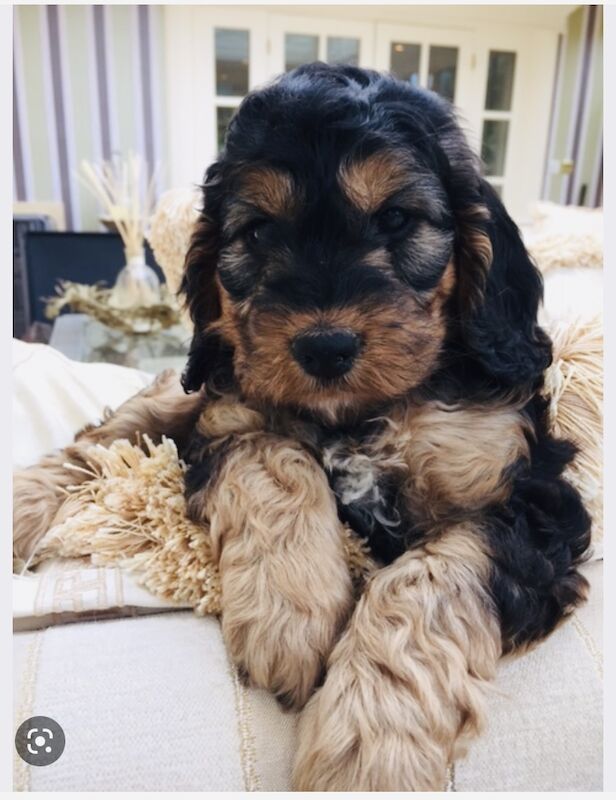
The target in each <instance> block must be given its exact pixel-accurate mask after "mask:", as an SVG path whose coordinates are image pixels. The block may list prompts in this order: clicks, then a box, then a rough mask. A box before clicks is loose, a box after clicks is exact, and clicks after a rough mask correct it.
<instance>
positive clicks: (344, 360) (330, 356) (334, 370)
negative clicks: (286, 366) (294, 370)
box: [291, 330, 359, 378]
mask: <svg viewBox="0 0 616 800" xmlns="http://www.w3.org/2000/svg"><path fill="white" fill-rule="evenodd" d="M291 350H292V351H293V355H294V356H295V360H296V361H297V362H298V363H299V364H300V365H301V367H302V368H303V370H304V372H307V373H308V374H309V375H313V376H314V377H315V378H339V377H340V376H341V375H344V374H345V372H348V371H349V370H350V369H351V367H352V366H353V361H354V360H355V356H356V355H357V353H358V352H359V337H358V336H357V335H356V334H354V333H349V332H348V331H336V330H329V331H309V332H308V333H303V334H301V336H298V337H297V338H296V339H294V340H293V343H292V345H291Z"/></svg>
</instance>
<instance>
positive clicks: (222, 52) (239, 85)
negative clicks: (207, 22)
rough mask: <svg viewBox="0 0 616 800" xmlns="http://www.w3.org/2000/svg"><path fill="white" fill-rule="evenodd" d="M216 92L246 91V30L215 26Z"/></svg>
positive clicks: (232, 93) (226, 93) (244, 92)
mask: <svg viewBox="0 0 616 800" xmlns="http://www.w3.org/2000/svg"><path fill="white" fill-rule="evenodd" d="M215 43H216V94H219V95H245V94H246V92H247V91H248V31H235V30H229V29H228V28H216V30H215Z"/></svg>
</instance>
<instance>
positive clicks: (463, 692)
mask: <svg viewBox="0 0 616 800" xmlns="http://www.w3.org/2000/svg"><path fill="white" fill-rule="evenodd" d="M488 570H489V559H488V555H487V554H486V552H485V551H484V547H483V544H482V540H481V535H480V532H479V531H476V530H474V529H472V528H471V527H470V526H457V527H453V528H451V529H450V530H449V531H448V532H447V533H446V534H444V535H443V536H442V537H441V538H440V539H438V540H437V541H435V542H432V543H429V544H426V545H425V546H424V547H421V548H416V549H414V550H410V551H408V552H407V553H405V554H404V555H403V556H401V557H400V558H399V559H397V561H395V562H394V563H393V564H392V565H391V566H389V567H386V568H385V569H382V570H380V571H379V572H377V573H376V575H375V576H374V577H373V578H372V579H371V580H370V582H369V584H368V587H367V589H366V591H365V593H364V595H363V596H362V598H361V599H360V601H359V602H358V604H357V607H356V609H355V612H354V614H353V617H352V619H351V621H350V623H349V626H348V628H347V630H346V632H345V633H344V635H343V636H342V637H341V639H340V641H339V643H338V644H337V645H336V647H335V648H334V650H333V652H332V654H331V657H330V660H329V662H328V671H327V677H326V680H325V684H324V686H323V687H322V688H321V689H319V690H318V692H317V693H316V694H315V695H314V697H313V698H312V699H311V700H310V702H309V704H308V705H307V707H306V709H305V710H304V712H303V714H302V716H301V718H300V725H299V746H298V751H297V757H296V763H295V769H294V788H295V789H296V790H297V791H439V790H442V788H443V786H444V784H445V777H446V769H447V764H448V763H449V762H450V761H451V760H452V759H455V758H459V757H460V756H461V755H463V753H464V751H465V749H466V746H467V743H468V742H469V740H470V739H471V738H472V737H474V736H477V735H478V734H479V733H480V731H481V730H482V728H483V726H484V703H485V696H486V692H487V689H488V685H489V684H488V681H490V680H491V679H492V677H493V675H494V672H495V667H496V662H497V659H498V657H499V655H500V651H501V644H500V632H499V627H498V623H497V620H496V616H495V614H494V612H493V609H492V607H491V602H490V598H489V597H488V594H487V592H486V589H485V586H486V582H487V577H488Z"/></svg>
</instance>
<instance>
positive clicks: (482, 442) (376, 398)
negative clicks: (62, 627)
mask: <svg viewBox="0 0 616 800" xmlns="http://www.w3.org/2000/svg"><path fill="white" fill-rule="evenodd" d="M182 289H183V292H184V295H185V298H186V301H187V305H188V308H189V309H190V312H191V315H192V319H193V321H194V326H195V334H194V339H193V343H192V348H191V352H190V357H189V362H188V366H187V368H186V371H185V374H184V377H183V383H184V387H185V389H186V391H187V392H190V393H192V394H190V395H189V396H188V397H186V396H184V398H183V400H182V406H181V410H180V407H179V406H178V411H177V414H175V415H174V414H173V397H174V396H175V395H174V392H176V387H174V386H172V385H171V384H170V383H169V380H168V379H164V380H163V381H161V382H160V386H159V389H158V390H157V389H156V388H154V389H153V390H151V391H150V393H149V395H148V396H138V397H137V398H133V399H132V400H130V401H129V402H128V403H127V404H126V405H125V406H124V407H123V408H121V409H120V410H119V411H118V412H117V413H116V415H115V416H114V417H112V419H111V420H110V421H107V422H106V423H104V424H103V426H102V427H100V428H98V429H95V432H94V433H93V432H92V431H89V432H88V433H87V434H86V435H87V436H90V437H91V436H93V435H94V436H96V437H97V438H98V440H99V441H108V440H111V439H112V438H115V437H116V436H118V435H133V434H134V432H135V430H136V429H137V428H139V427H140V428H141V429H145V430H147V431H148V432H151V433H161V432H166V433H169V434H170V435H176V436H177V438H178V439H179V442H180V446H181V449H182V454H183V457H184V458H185V459H186V460H187V461H188V463H189V464H190V469H189V472H188V476H187V495H188V500H189V509H190V513H191V515H192V516H193V517H194V518H195V519H198V520H203V521H204V522H206V523H207V524H209V527H210V533H211V536H212V540H213V542H214V545H215V550H216V554H217V557H218V560H219V566H220V572H221V580H222V590H223V608H224V613H223V618H222V625H223V632H224V635H225V639H226V642H227V645H228V647H229V650H230V653H231V655H232V657H233V658H234V659H235V661H236V662H237V664H238V665H239V666H240V667H241V668H242V669H243V670H244V671H245V672H246V674H247V675H248V677H249V678H250V680H252V682H253V683H255V684H256V685H259V686H263V687H266V688H268V689H270V690H272V691H274V692H275V693H276V694H277V695H278V696H279V697H280V698H281V700H283V701H284V702H286V703H287V704H290V705H292V706H295V707H298V708H299V707H302V706H303V705H304V704H305V703H306V701H309V702H308V704H307V706H306V708H305V710H304V711H303V712H302V716H301V721H300V728H299V737H300V739H299V747H298V753H297V760H296V765H295V786H296V788H297V789H317V790H318V789H326V790H358V789H367V790H370V789H372V790H388V789H389V790H395V789H402V790H434V789H440V788H442V786H443V783H444V779H445V771H446V767H447V764H448V762H449V761H450V760H451V759H452V758H455V757H457V756H458V755H460V754H461V753H462V752H463V749H464V746H465V744H466V742H467V741H468V740H469V738H470V737H471V736H473V735H475V734H477V733H478V731H479V730H480V729H481V725H482V720H483V713H484V712H483V708H484V696H485V691H486V686H487V682H488V681H489V680H490V679H491V678H492V676H493V674H494V671H495V667H496V663H497V661H498V658H499V657H500V656H501V654H503V653H506V652H511V651H513V650H516V649H519V648H524V647H526V646H528V645H529V644H531V643H533V642H535V641H537V640H540V639H541V638H543V637H545V636H546V635H547V634H549V633H550V631H552V630H553V628H554V627H555V626H556V625H557V624H558V622H559V621H560V620H562V619H563V618H564V617H565V616H566V615H567V614H568V613H569V612H570V611H571V610H572V609H573V608H574V607H575V605H576V604H577V603H578V602H580V601H581V600H582V599H583V597H584V594H585V590H586V583H585V581H584V579H583V578H582V577H581V576H580V574H579V572H578V571H577V566H578V565H579V563H580V561H581V560H582V559H583V557H584V554H585V552H586V550H587V548H588V546H589V527H590V523H589V518H588V515H587V513H586V512H585V510H584V508H583V506H582V503H581V501H580V498H579V496H578V494H577V492H576V491H575V490H574V489H573V488H572V487H571V486H570V485H569V484H567V483H566V482H565V481H564V480H563V479H562V477H561V473H562V471H563V468H564V467H565V466H566V464H567V463H568V462H569V461H570V459H571V458H572V457H573V455H574V448H573V446H572V445H570V444H569V443H567V442H563V441H557V440H555V439H553V438H552V437H551V436H550V435H549V434H548V431H547V426H546V415H545V402H544V400H543V399H542V398H541V394H540V392H541V387H542V374H543V371H544V370H545V368H546V367H547V366H548V364H549V363H550V358H551V347H550V342H549V339H548V338H547V336H546V335H545V333H544V332H543V331H542V330H541V329H540V328H539V327H538V325H537V307H538V304H539V302H540V299H541V292H542V286H541V279H540V276H539V274H538V272H537V270H536V269H535V267H534V266H533V264H532V263H531V261H530V259H529V257H528V255H527V253H526V251H525V248H524V246H523V244H522V241H521V239H520V236H519V233H518V230H517V229H516V226H515V225H514V223H513V222H512V220H511V219H510V217H509V216H508V214H507V212H506V211H505V209H504V207H503V205H502V203H501V201H500V200H499V198H498V197H497V195H496V194H495V192H494V190H493V189H492V188H491V187H490V185H489V184H488V183H487V182H486V181H485V180H483V179H482V177H481V175H480V171H479V166H478V162H477V159H476V158H475V157H474V156H473V154H472V153H471V151H470V149H469V147H468V145H467V143H466V141H465V139H464V136H463V135H462V133H461V131H460V129H459V127H458V125H457V123H456V121H455V117H454V113H453V111H452V109H451V107H450V106H449V105H448V104H447V103H446V102H445V101H443V100H441V99H439V98H438V97H437V96H436V95H434V94H431V93H427V92H424V91H420V90H417V89H413V88H412V87H410V86H409V85H408V84H405V83H402V82H399V81H396V80H394V79H393V78H390V77H385V76H382V75H379V74H377V73H374V72H368V71H365V70H361V69H356V68H352V67H328V66H325V65H323V64H314V65H311V66H307V67H302V68H300V69H298V70H296V71H294V72H292V73H290V74H288V75H285V76H283V77H282V78H280V79H279V80H278V81H276V82H275V83H273V84H272V85H270V86H268V87H266V88H264V89H261V90H259V91H256V92H254V93H252V94H251V95H249V96H248V97H247V98H246V99H245V100H244V102H243V103H242V104H241V106H240V108H239V110H238V113H237V114H236V116H235V117H234V119H233V121H232V122H231V126H230V129H229V133H228V136H227V140H226V144H225V149H224V151H223V152H222V154H221V156H220V158H219V159H218V161H217V162H216V163H215V164H213V165H212V166H211V167H210V168H209V170H208V171H207V175H206V180H205V185H204V207H203V212H202V214H201V216H200V219H199V222H198V225H197V228H196V231H195V234H194V237H193V241H192V244H191V247H190V251H189V253H188V256H187V261H186V270H185V275H184V282H183V287H182ZM161 398H162V399H161ZM158 403H162V404H164V410H165V412H166V413H167V416H165V417H164V418H163V415H162V413H159V411H158V405H157V404H158ZM105 426H107V428H106V427H105ZM107 431H108V433H107ZM118 431H119V432H118ZM74 447H77V448H78V447H79V441H78V442H77V443H76V445H75V446H74ZM36 469H38V470H39V472H38V473H37V472H36V470H35V471H34V472H32V471H31V472H30V473H29V477H24V476H22V478H21V479H20V482H18V483H17V484H16V485H17V497H16V509H17V516H18V519H17V526H18V529H19V524H20V522H19V514H20V508H23V506H24V504H25V503H26V502H27V501H28V498H29V500H30V501H31V500H32V498H33V496H34V495H35V494H36V491H37V486H39V491H41V489H40V486H41V485H42V483H41V481H42V480H43V479H42V477H41V474H42V473H41V471H40V470H41V468H40V467H39V468H36ZM46 474H47V475H49V471H47V473H46ZM37 481H38V482H39V483H38V484H37ZM61 482H62V477H61V476H58V477H57V479H56V481H55V483H53V482H52V483H53V491H55V487H56V486H57V485H59V484H60V483H61ZM46 490H47V491H48V494H47V495H46V498H47V503H49V499H50V494H49V492H51V491H52V490H50V489H49V486H46ZM30 508H31V509H32V505H31V506H30ZM29 521H30V523H32V522H33V514H32V513H30V517H29ZM34 522H36V521H34ZM343 523H347V524H349V525H350V526H351V527H352V528H353V529H354V530H355V531H357V532H358V533H359V534H362V535H365V536H366V537H368V539H369V542H370V545H371V548H372V552H373V553H374V555H375V557H376V558H377V559H378V561H379V564H380V565H381V568H380V569H379V570H378V571H377V572H376V574H375V575H374V576H373V577H372V579H371V580H370V581H369V583H368V585H367V586H366V588H365V590H364V592H363V594H362V596H361V597H360V598H359V600H358V601H357V602H356V601H355V598H354V597H353V594H352V588H351V583H350V579H349V574H348V569H347V566H346V563H345V557H344V550H343V540H342V533H341V526H342V524H343ZM43 527H44V526H43V525H42V524H41V525H39V528H43ZM35 528H36V525H35ZM317 687H318V688H317Z"/></svg>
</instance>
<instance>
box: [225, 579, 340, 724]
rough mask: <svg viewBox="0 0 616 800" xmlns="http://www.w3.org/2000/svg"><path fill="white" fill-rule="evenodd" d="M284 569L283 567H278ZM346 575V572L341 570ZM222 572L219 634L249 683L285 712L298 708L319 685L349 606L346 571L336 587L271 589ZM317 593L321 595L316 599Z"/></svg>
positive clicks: (307, 584) (267, 584) (305, 585)
mask: <svg viewBox="0 0 616 800" xmlns="http://www.w3.org/2000/svg"><path fill="white" fill-rule="evenodd" d="M278 568H279V569H280V570H282V571H283V570H284V566H283V565H279V566H278ZM345 573H346V570H345ZM245 580H246V575H245V574H242V575H237V576H235V577H231V576H230V575H229V572H228V571H227V572H226V573H225V574H224V580H223V589H222V606H223V609H224V611H223V615H222V632H223V637H224V640H225V644H226V646H227V650H228V652H229V654H230V657H231V659H232V660H233V661H234V662H235V663H236V664H237V666H238V668H239V670H240V673H243V674H245V675H246V676H247V677H248V679H249V682H250V683H251V684H252V685H254V686H258V687H260V688H263V689H267V690H269V691H270V692H272V693H273V694H274V695H275V696H276V697H277V698H278V700H279V701H280V703H281V704H282V705H283V706H284V707H285V708H290V709H300V708H302V707H303V706H304V705H305V703H306V702H307V700H308V698H309V697H310V695H311V694H312V692H313V690H314V687H315V686H316V685H317V684H318V683H319V682H320V680H321V677H322V673H323V669H324V665H325V662H326V660H327V657H328V656H329V653H330V651H331V649H332V647H333V646H334V644H335V641H336V638H337V636H338V634H339V632H340V629H341V627H342V625H343V624H344V621H345V620H346V618H347V616H348V614H349V611H350V605H351V602H352V596H351V587H350V581H349V578H348V573H346V574H341V575H340V576H339V583H338V586H328V587H324V586H311V585H310V579H309V578H304V580H303V582H302V583H301V584H300V585H297V584H295V583H294V582H290V583H289V584H288V585H286V586H284V587H282V586H280V585H278V586H272V584H271V581H270V580H268V579H262V580H261V579H258V578H257V579H256V580H255V581H254V583H253V585H252V587H251V589H250V590H248V587H246V591H244V589H243V584H244V581H245ZM319 594H320V595H321V596H320V597H319V596H318V595H319Z"/></svg>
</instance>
